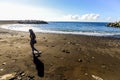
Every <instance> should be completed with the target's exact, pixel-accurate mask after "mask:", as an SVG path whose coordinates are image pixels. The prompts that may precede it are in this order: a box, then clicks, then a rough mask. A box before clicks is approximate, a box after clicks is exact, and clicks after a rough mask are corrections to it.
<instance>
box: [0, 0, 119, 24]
mask: <svg viewBox="0 0 120 80" xmlns="http://www.w3.org/2000/svg"><path fill="white" fill-rule="evenodd" d="M119 4H120V0H91V1H89V0H0V19H1V20H6V19H7V20H11V19H14V20H15V19H17V20H18V19H37V20H39V19H41V20H46V21H102V22H103V21H104V22H107V21H118V20H120V10H119V8H120V6H119Z"/></svg>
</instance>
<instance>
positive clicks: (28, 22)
mask: <svg viewBox="0 0 120 80" xmlns="http://www.w3.org/2000/svg"><path fill="white" fill-rule="evenodd" d="M0 24H48V22H46V21H42V20H2V21H0Z"/></svg>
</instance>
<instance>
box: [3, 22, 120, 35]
mask: <svg viewBox="0 0 120 80" xmlns="http://www.w3.org/2000/svg"><path fill="white" fill-rule="evenodd" d="M106 24H108V23H107V22H48V24H7V25H2V26H1V27H2V28H5V29H10V30H16V31H25V32H28V31H29V29H33V30H34V31H35V32H42V33H56V34H76V35H88V36H116V37H119V36H120V28H114V27H107V26H106Z"/></svg>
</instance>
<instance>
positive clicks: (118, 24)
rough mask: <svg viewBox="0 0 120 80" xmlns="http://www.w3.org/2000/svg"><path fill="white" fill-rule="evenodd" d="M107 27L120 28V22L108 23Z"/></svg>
mask: <svg viewBox="0 0 120 80" xmlns="http://www.w3.org/2000/svg"><path fill="white" fill-rule="evenodd" d="M107 26H109V27H120V21H119V22H114V23H108V24H107Z"/></svg>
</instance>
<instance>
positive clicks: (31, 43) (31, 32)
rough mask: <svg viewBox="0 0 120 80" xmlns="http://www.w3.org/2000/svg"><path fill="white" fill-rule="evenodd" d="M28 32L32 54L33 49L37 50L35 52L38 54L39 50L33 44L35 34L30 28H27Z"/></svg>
mask: <svg viewBox="0 0 120 80" xmlns="http://www.w3.org/2000/svg"><path fill="white" fill-rule="evenodd" d="M29 32H30V39H31V40H30V46H31V48H32V53H33V54H34V51H37V53H38V54H39V51H38V50H37V49H36V48H35V47H34V44H35V43H36V35H35V33H34V32H33V30H32V29H29Z"/></svg>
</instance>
